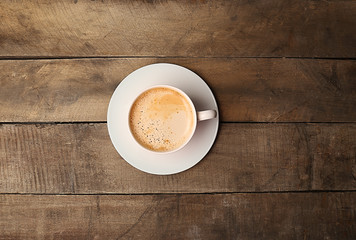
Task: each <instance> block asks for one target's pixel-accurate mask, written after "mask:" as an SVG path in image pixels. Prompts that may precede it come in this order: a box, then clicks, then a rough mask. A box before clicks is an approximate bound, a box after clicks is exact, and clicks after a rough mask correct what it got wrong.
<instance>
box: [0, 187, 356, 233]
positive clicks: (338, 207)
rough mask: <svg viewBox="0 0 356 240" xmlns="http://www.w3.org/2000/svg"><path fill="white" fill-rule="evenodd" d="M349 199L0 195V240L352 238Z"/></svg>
mask: <svg viewBox="0 0 356 240" xmlns="http://www.w3.org/2000/svg"><path fill="white" fill-rule="evenodd" d="M355 209H356V193H354V192H353V193H281V194H270V193H268V194H263V195H260V194H217V195H210V194H208V195H194V194H193V195H156V196H147V195H146V196H142V195H141V196H48V195H47V196H46V195H45V196H21V195H8V196H0V216H2V218H1V220H0V234H1V235H0V238H2V239H24V238H26V239H343V240H347V239H350V240H352V239H354V233H355V231H356V212H355Z"/></svg>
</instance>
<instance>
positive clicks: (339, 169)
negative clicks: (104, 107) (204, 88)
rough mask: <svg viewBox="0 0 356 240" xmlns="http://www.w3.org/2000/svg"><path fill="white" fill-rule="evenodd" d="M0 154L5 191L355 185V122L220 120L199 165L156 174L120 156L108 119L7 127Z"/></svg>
mask: <svg viewBox="0 0 356 240" xmlns="http://www.w3.org/2000/svg"><path fill="white" fill-rule="evenodd" d="M0 159H2V161H1V162H0V192H3V193H172V192H173V193H174V192H185V193H204V192H264V191H306V190H356V168H355V166H356V125H355V124H340V125H334V124H222V126H221V128H220V133H219V136H218V138H217V141H216V143H215V145H214V146H213V148H212V150H211V152H210V153H209V154H208V155H207V156H206V158H205V159H203V160H202V161H201V162H200V163H199V164H198V165H197V166H195V167H193V168H192V169H190V170H188V171H185V172H183V173H180V174H176V175H170V176H155V175H151V174H146V173H143V172H140V171H138V170H136V169H135V168H133V167H131V166H130V165H129V164H128V163H126V162H125V161H124V160H123V159H121V158H120V157H119V155H118V154H117V152H116V151H115V149H114V147H113V146H112V144H111V142H110V139H109V136H108V133H107V127H106V124H59V125H58V124H54V125H52V124H45V125H43V124H40V125H32V124H30V125H7V124H6V125H2V126H1V127H0ZM212 176H213V177H212Z"/></svg>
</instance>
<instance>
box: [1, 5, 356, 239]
mask: <svg viewBox="0 0 356 240" xmlns="http://www.w3.org/2000/svg"><path fill="white" fill-rule="evenodd" d="M355 23H356V2H355V1H331V0H330V1H329V0H327V1H307V0H287V1H281V0H271V1H264V0H257V1H247V0H246V1H245V0H240V1H229V0H217V1H212V0H206V1H205V0H200V1H152V0H150V1H148V0H147V1H141V0H137V1H126V0H122V1H79V0H74V1H66V0H60V1H24V2H21V1H7V0H5V1H1V2H0V58H1V60H0V121H1V125H0V239H356V61H355V59H356V31H355V30H356V28H355ZM157 62H168V63H175V64H179V65H182V66H184V67H187V68H189V69H191V70H193V71H195V72H196V73H198V74H199V75H200V76H201V77H202V78H203V79H205V80H206V82H207V84H208V85H209V86H210V87H211V89H212V90H213V92H214V94H215V96H216V98H217V101H218V104H219V108H220V114H221V127H220V130H219V134H218V137H217V140H216V142H215V144H214V146H213V148H212V149H211V151H210V152H209V154H208V155H207V156H206V157H205V158H204V159H203V160H202V161H201V162H200V163H199V164H198V165H197V166H195V167H193V168H192V169H190V170H188V171H185V172H183V173H180V174H176V175H170V176H155V175H150V174H146V173H143V172H140V171H138V170H136V169H135V168H133V167H131V166H130V165H129V164H128V163H126V162H125V161H124V160H123V159H122V158H121V157H120V156H119V154H118V153H117V152H116V151H115V149H114V147H113V145H112V143H111V141H110V139H109V136H108V131H107V125H106V112H107V106H108V103H109V100H110V97H111V95H112V93H113V91H114V89H115V88H116V86H117V85H118V84H119V83H120V81H121V80H122V79H123V78H124V77H125V76H126V75H128V74H129V73H130V72H132V71H134V70H135V69H137V68H139V67H142V66H144V65H147V64H151V63H157Z"/></svg>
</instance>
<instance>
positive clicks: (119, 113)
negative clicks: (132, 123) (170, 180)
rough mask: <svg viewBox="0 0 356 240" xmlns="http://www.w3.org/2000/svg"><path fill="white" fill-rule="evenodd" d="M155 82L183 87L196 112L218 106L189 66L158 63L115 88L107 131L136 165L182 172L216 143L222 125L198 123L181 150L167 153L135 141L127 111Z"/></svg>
mask: <svg viewBox="0 0 356 240" xmlns="http://www.w3.org/2000/svg"><path fill="white" fill-rule="evenodd" d="M154 85H171V86H173V87H177V88H179V89H181V90H183V91H184V92H185V93H186V94H187V95H188V96H189V97H190V98H191V99H192V101H193V103H194V105H195V108H196V109H197V111H200V110H207V109H214V110H216V112H217V113H218V107H217V104H216V101H215V98H214V95H213V93H212V92H211V90H210V88H209V87H208V85H207V84H206V83H205V82H204V80H203V79H201V78H200V77H199V76H198V75H197V74H195V73H194V72H192V71H190V70H189V69H187V68H184V67H181V66H178V65H174V64H168V63H157V64H152V65H147V66H145V67H142V68H139V69H137V70H136V71H134V72H132V73H131V74H129V75H128V76H127V77H126V78H125V79H124V80H123V81H122V82H121V83H120V84H119V86H118V87H117V88H116V90H115V92H114V93H113V95H112V97H111V100H110V103H109V108H108V116H107V118H108V130H109V135H110V138H111V141H112V143H113V144H114V147H115V148H116V150H117V151H118V153H119V154H120V155H121V157H122V158H124V159H125V160H126V161H127V162H128V163H129V164H131V165H132V166H134V167H135V168H137V169H139V170H141V171H144V172H147V173H151V174H158V175H167V174H174V173H179V172H182V171H184V170H187V169H189V168H191V167H193V166H194V165H195V164H197V163H198V162H199V161H200V160H201V159H202V158H203V157H204V156H205V155H206V154H207V153H208V151H209V150H210V148H211V146H212V145H213V143H214V141H215V138H216V135H217V132H218V127H219V114H218V115H217V117H216V118H215V119H210V120H206V121H202V122H198V124H197V128H196V131H195V133H194V136H193V138H192V139H191V140H190V141H189V143H188V144H187V145H186V146H185V147H184V148H182V149H180V150H178V151H176V152H173V153H167V154H161V153H151V152H149V151H147V150H145V149H143V148H142V147H141V146H139V144H138V143H136V142H135V140H134V138H133V137H132V135H131V134H130V130H129V128H128V126H129V125H128V112H129V108H130V105H131V103H132V102H133V101H134V100H135V98H136V96H138V94H139V93H141V92H142V91H143V90H145V89H146V88H148V87H151V86H154Z"/></svg>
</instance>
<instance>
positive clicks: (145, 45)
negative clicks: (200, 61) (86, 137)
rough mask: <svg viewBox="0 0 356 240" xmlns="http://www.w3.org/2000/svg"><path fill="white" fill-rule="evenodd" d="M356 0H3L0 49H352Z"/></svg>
mask: <svg viewBox="0 0 356 240" xmlns="http://www.w3.org/2000/svg"><path fill="white" fill-rule="evenodd" d="M355 12H356V3H355V1H332V0H328V1H308V0H288V1H279V0H272V1H264V0H257V1H248V0H242V1H229V0H218V1H213V0H204V1H141V0H140V1H126V0H124V1H110V2H109V1H77V0H74V1H73V0H60V1H46V0H41V1H34V0H32V1H1V3H0V16H1V24H0V56H3V57H17V56H32V57H33V56H50V57H52V56H194V57H197V56H199V57H202V56H235V57H236V56H294V57H337V58H343V57H355V54H356V46H355V42H356V33H355V29H354V23H355V22H356V15H355Z"/></svg>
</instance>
